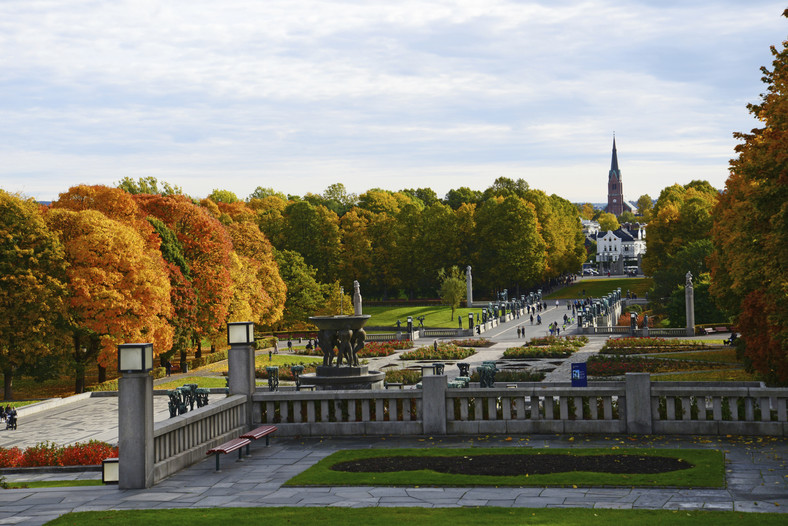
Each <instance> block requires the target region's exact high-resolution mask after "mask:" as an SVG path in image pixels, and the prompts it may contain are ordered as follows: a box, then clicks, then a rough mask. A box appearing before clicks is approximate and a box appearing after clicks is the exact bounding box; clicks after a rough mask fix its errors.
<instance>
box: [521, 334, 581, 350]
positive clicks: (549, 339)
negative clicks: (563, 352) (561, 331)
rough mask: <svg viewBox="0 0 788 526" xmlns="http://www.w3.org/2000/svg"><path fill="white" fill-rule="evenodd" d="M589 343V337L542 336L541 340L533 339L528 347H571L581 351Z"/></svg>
mask: <svg viewBox="0 0 788 526" xmlns="http://www.w3.org/2000/svg"><path fill="white" fill-rule="evenodd" d="M587 343H588V336H541V337H539V338H531V341H529V342H528V343H527V344H526V345H529V346H532V347H544V346H571V347H574V348H576V349H579V348H580V347H583V346H584V345H585V344H587Z"/></svg>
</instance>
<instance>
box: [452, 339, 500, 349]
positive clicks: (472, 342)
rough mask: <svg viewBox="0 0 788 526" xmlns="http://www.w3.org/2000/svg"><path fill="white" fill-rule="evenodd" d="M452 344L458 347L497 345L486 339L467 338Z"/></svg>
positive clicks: (453, 341)
mask: <svg viewBox="0 0 788 526" xmlns="http://www.w3.org/2000/svg"><path fill="white" fill-rule="evenodd" d="M451 343H453V344H454V345H456V346H457V347H492V346H493V345H495V344H494V343H493V342H491V341H490V340H488V339H486V338H466V339H464V340H452V341H451Z"/></svg>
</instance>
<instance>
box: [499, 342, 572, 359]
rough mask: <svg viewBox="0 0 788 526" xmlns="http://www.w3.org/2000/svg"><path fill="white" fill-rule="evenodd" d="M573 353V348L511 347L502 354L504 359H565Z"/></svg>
mask: <svg viewBox="0 0 788 526" xmlns="http://www.w3.org/2000/svg"><path fill="white" fill-rule="evenodd" d="M574 352H575V348H574V347H565V346H564V347H561V346H557V345H555V346H550V347H512V348H509V349H506V350H505V351H504V353H503V357H504V358H567V357H569V356H571V355H572V353H574Z"/></svg>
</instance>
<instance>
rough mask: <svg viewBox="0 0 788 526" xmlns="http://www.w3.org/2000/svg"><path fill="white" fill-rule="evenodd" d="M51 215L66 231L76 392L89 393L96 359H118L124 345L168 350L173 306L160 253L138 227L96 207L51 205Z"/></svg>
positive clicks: (61, 231) (50, 220)
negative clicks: (76, 208) (119, 347)
mask: <svg viewBox="0 0 788 526" xmlns="http://www.w3.org/2000/svg"><path fill="white" fill-rule="evenodd" d="M46 220H47V224H48V225H49V226H50V228H52V229H53V230H55V231H57V232H58V234H59V235H60V239H61V242H62V243H63V246H64V247H65V254H66V260H67V262H68V268H67V271H66V273H67V276H68V292H69V297H68V318H67V324H68V327H69V328H70V330H71V335H72V340H73V349H72V356H73V363H74V368H75V376H76V380H75V388H74V389H75V391H76V392H77V393H81V392H83V391H84V389H85V368H86V367H87V366H88V365H89V364H90V363H91V362H92V361H93V360H96V361H97V363H98V364H99V365H101V366H103V367H108V366H110V365H112V364H114V362H115V360H116V356H117V352H116V349H117V345H118V344H120V343H124V342H130V341H144V342H152V343H153V344H154V349H155V350H157V351H161V350H163V349H169V348H170V347H171V346H172V335H173V330H172V327H171V326H170V324H169V319H170V318H171V316H172V305H171V303H170V283H169V281H168V279H167V274H166V270H165V267H164V261H163V260H162V258H161V254H160V253H159V252H158V251H157V250H155V249H152V248H151V247H150V246H148V245H147V243H146V242H145V240H144V239H143V238H142V236H141V235H140V234H139V233H138V232H137V231H135V230H134V229H133V228H131V227H129V226H127V225H124V224H122V223H120V222H118V221H114V220H112V219H109V218H108V217H107V216H105V215H104V214H102V213H101V212H98V211H96V210H84V211H80V212H75V211H71V210H64V209H52V210H49V211H48V213H47V214H46Z"/></svg>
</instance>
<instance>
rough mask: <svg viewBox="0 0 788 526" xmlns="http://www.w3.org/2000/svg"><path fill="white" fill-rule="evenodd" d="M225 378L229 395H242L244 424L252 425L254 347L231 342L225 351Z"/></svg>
mask: <svg viewBox="0 0 788 526" xmlns="http://www.w3.org/2000/svg"><path fill="white" fill-rule="evenodd" d="M227 379H228V386H229V394H230V395H238V394H240V395H244V396H246V397H247V398H248V402H247V404H246V412H245V413H244V414H245V415H246V421H245V422H244V424H246V426H247V427H248V426H251V425H252V395H253V394H254V389H255V380H254V347H252V346H251V345H248V344H233V345H231V346H230V350H229V351H228V353H227Z"/></svg>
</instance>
